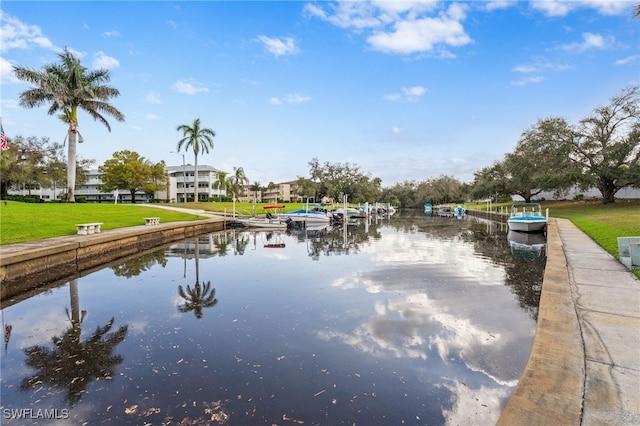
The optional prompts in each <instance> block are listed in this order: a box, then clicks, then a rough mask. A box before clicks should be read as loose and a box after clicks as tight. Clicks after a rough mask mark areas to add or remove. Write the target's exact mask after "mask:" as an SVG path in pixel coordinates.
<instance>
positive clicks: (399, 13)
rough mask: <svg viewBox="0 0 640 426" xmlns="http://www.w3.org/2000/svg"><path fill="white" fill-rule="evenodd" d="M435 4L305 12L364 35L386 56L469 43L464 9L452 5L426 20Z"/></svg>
mask: <svg viewBox="0 0 640 426" xmlns="http://www.w3.org/2000/svg"><path fill="white" fill-rule="evenodd" d="M437 4H438V3H437V2H435V1H413V2H411V1H410V2H388V1H373V2H341V3H339V4H338V6H335V5H333V6H332V5H330V6H327V7H326V9H325V8H321V7H319V6H318V5H307V6H306V7H305V11H306V13H307V14H308V15H310V16H312V17H317V18H320V19H322V20H325V21H327V22H330V23H332V24H333V25H336V26H338V27H340V28H345V29H351V30H353V31H355V32H358V33H360V32H364V31H367V32H368V33H369V34H368V35H366V40H367V42H368V43H369V45H370V46H371V48H372V49H374V50H379V51H382V52H386V53H397V54H404V55H410V54H415V53H425V52H431V51H433V50H436V49H438V48H440V49H441V48H442V46H454V47H459V46H463V45H466V44H468V43H471V41H472V40H471V38H470V37H469V36H468V35H467V34H466V32H465V30H464V27H463V26H462V23H461V21H463V20H464V19H465V17H466V8H467V6H466V5H462V4H458V3H452V4H449V5H448V7H447V9H446V10H442V11H440V13H438V14H436V15H434V16H429V15H430V14H434V10H435V8H436V7H437ZM445 57H451V54H448V55H445Z"/></svg>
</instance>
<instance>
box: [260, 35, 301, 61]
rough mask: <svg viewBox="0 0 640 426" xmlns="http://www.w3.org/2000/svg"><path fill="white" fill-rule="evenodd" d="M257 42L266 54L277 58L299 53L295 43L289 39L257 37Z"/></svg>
mask: <svg viewBox="0 0 640 426" xmlns="http://www.w3.org/2000/svg"><path fill="white" fill-rule="evenodd" d="M257 40H258V41H259V42H260V43H262V45H263V46H264V48H265V49H267V52H269V53H271V54H272V55H274V56H276V57H278V56H282V55H295V54H296V53H298V52H299V51H300V49H298V46H296V41H295V40H294V39H293V38H291V37H283V38H271V37H267V36H265V35H259V36H258V37H257Z"/></svg>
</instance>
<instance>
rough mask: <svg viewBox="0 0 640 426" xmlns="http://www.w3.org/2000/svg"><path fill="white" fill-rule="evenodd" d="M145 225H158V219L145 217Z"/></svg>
mask: <svg viewBox="0 0 640 426" xmlns="http://www.w3.org/2000/svg"><path fill="white" fill-rule="evenodd" d="M144 224H145V225H160V218H159V217H145V218H144Z"/></svg>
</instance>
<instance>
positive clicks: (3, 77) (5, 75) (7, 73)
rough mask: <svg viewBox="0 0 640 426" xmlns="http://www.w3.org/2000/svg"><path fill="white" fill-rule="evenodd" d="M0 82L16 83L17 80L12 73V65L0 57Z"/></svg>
mask: <svg viewBox="0 0 640 426" xmlns="http://www.w3.org/2000/svg"><path fill="white" fill-rule="evenodd" d="M0 81H1V82H2V83H3V84H6V83H17V82H19V81H20V80H18V79H17V78H16V76H15V74H14V73H13V64H12V63H11V62H9V61H7V60H6V59H5V58H3V57H1V56H0Z"/></svg>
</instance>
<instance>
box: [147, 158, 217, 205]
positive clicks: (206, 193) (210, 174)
mask: <svg viewBox="0 0 640 426" xmlns="http://www.w3.org/2000/svg"><path fill="white" fill-rule="evenodd" d="M165 170H166V173H167V176H168V177H169V182H168V185H167V191H159V192H158V193H157V197H156V198H158V199H160V200H167V201H169V202H170V203H176V202H184V201H185V194H186V199H187V200H188V201H193V198H194V196H195V186H196V185H198V201H209V200H216V199H217V198H218V197H224V196H226V195H227V193H226V191H225V190H224V188H218V185H217V183H218V172H220V170H218V169H216V168H215V167H212V166H207V165H198V178H197V179H196V177H195V167H194V166H193V165H191V164H186V165H182V166H167V167H166V168H165Z"/></svg>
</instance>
